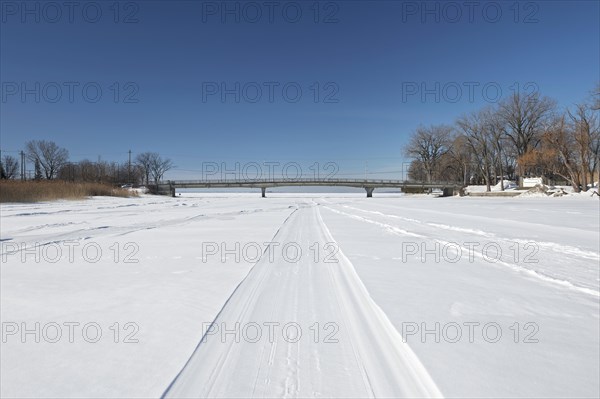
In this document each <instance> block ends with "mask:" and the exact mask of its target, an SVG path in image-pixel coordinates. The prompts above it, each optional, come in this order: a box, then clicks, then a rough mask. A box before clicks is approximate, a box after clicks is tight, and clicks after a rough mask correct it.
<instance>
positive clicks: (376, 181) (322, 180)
mask: <svg viewBox="0 0 600 399" xmlns="http://www.w3.org/2000/svg"><path fill="white" fill-rule="evenodd" d="M236 183H246V184H269V183H271V184H272V183H277V184H285V183H332V184H336V183H338V184H343V183H352V184H368V185H373V184H375V185H376V184H413V185H420V184H422V185H439V186H447V185H455V184H454V183H450V182H416V181H410V180H393V179H346V178H341V179H340V178H289V179H283V178H281V179H207V180H167V181H163V182H162V183H160V184H161V185H179V184H181V185H184V184H188V185H190V184H236Z"/></svg>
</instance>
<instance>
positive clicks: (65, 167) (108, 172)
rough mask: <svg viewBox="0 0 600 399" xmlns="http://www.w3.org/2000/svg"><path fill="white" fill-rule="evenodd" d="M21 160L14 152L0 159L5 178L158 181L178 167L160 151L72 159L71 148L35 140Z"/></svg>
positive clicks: (121, 181) (135, 182) (123, 181)
mask: <svg viewBox="0 0 600 399" xmlns="http://www.w3.org/2000/svg"><path fill="white" fill-rule="evenodd" d="M21 154H22V156H21V160H20V161H19V159H17V158H16V157H14V156H12V155H5V156H4V157H2V158H1V159H0V178H1V179H19V178H20V179H22V180H30V179H33V180H57V179H58V180H65V181H75V182H98V183H107V184H146V185H149V184H158V183H159V182H160V181H161V180H162V179H163V176H164V174H165V173H166V172H167V171H169V170H170V169H172V168H173V167H174V165H173V162H172V161H171V160H170V159H169V158H163V157H162V156H161V155H160V154H158V153H156V152H143V153H140V154H137V155H136V156H135V158H134V159H133V160H131V161H129V160H128V161H125V162H108V161H103V160H100V159H99V160H98V161H96V162H92V161H90V160H89V159H84V160H81V161H78V162H70V161H69V151H68V150H67V149H65V148H62V147H60V146H58V145H57V144H56V143H55V142H53V141H46V140H32V141H29V142H27V143H26V144H25V150H24V151H21ZM27 162H29V163H30V164H33V176H32V175H31V173H27V170H26V167H27Z"/></svg>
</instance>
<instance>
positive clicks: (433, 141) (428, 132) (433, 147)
mask: <svg viewBox="0 0 600 399" xmlns="http://www.w3.org/2000/svg"><path fill="white" fill-rule="evenodd" d="M452 132H453V129H452V127H451V126H447V125H438V126H430V127H419V128H418V129H417V130H416V131H415V132H414V133H413V135H412V136H411V138H410V141H409V143H408V145H407V146H406V148H405V153H406V155H407V156H409V157H411V158H413V159H415V160H418V161H419V162H420V163H421V166H422V167H423V169H424V170H425V174H426V177H427V181H428V182H431V181H433V179H434V176H435V174H436V173H437V172H438V165H439V161H440V158H441V157H442V156H443V155H444V154H446V153H447V152H448V151H449V150H450V148H451V143H452Z"/></svg>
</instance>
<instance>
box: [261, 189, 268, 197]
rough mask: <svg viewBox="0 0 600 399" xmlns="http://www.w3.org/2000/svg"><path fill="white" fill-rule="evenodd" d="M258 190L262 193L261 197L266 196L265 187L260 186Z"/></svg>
mask: <svg viewBox="0 0 600 399" xmlns="http://www.w3.org/2000/svg"><path fill="white" fill-rule="evenodd" d="M260 191H261V193H262V197H263V198H266V197H267V188H266V187H261V188H260Z"/></svg>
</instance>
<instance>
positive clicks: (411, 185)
mask: <svg viewBox="0 0 600 399" xmlns="http://www.w3.org/2000/svg"><path fill="white" fill-rule="evenodd" d="M291 186H328V187H354V188H363V189H365V191H366V192H367V197H368V198H370V197H372V196H373V191H374V190H375V189H376V188H399V189H401V190H402V191H406V190H407V189H412V190H423V191H426V190H432V189H440V190H442V193H443V196H450V195H453V194H454V192H455V191H456V190H458V189H459V188H460V185H458V184H456V183H449V182H429V183H422V182H414V181H407V180H375V179H337V178H321V179H305V178H301V179H300V178H299V179H256V180H253V179H225V180H216V179H215V180H167V181H166V182H161V183H159V184H158V185H156V186H154V187H155V188H156V190H157V192H158V193H160V194H170V195H171V196H173V197H174V196H175V192H176V190H177V189H182V188H237V187H243V188H260V189H261V192H262V196H263V198H264V197H266V192H267V188H270V187H291Z"/></svg>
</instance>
